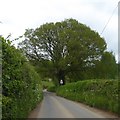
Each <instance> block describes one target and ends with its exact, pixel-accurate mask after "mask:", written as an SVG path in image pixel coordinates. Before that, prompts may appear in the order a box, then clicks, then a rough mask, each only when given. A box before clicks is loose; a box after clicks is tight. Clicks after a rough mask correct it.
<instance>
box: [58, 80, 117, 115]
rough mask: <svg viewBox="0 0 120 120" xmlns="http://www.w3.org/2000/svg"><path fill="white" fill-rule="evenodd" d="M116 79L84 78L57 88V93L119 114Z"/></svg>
mask: <svg viewBox="0 0 120 120" xmlns="http://www.w3.org/2000/svg"><path fill="white" fill-rule="evenodd" d="M118 92H119V91H118V80H84V81H78V82H75V83H69V84H66V85H64V86H61V87H59V88H58V89H57V92H56V93H57V95H59V96H62V97H65V98H67V99H71V100H74V101H78V102H82V103H85V104H88V105H90V106H92V107H97V108H100V109H104V110H107V111H111V112H114V113H117V114H119V111H118V108H119V104H118V100H119V98H118Z"/></svg>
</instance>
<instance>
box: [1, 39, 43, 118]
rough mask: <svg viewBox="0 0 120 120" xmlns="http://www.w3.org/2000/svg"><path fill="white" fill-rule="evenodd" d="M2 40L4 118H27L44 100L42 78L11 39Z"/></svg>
mask: <svg viewBox="0 0 120 120" xmlns="http://www.w3.org/2000/svg"><path fill="white" fill-rule="evenodd" d="M0 41H1V42H2V53H3V54H2V61H3V62H2V68H3V69H2V87H3V89H2V98H3V100H2V115H3V119H4V118H5V119H17V118H26V117H27V116H28V113H29V112H30V111H31V110H32V109H33V108H34V107H35V106H36V105H37V103H38V102H39V101H41V100H42V86H41V80H40V79H41V78H40V77H39V75H38V74H37V73H36V72H35V70H34V67H33V66H31V65H30V64H29V62H28V61H27V59H26V58H25V57H24V56H23V55H22V54H21V52H20V51H19V50H18V49H16V48H15V47H14V46H12V45H11V43H10V41H8V40H5V39H4V38H2V37H0Z"/></svg>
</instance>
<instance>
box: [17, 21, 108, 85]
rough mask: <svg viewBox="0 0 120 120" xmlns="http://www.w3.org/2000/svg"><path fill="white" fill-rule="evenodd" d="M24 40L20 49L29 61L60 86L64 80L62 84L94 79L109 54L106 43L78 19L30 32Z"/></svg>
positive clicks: (49, 24)
mask: <svg viewBox="0 0 120 120" xmlns="http://www.w3.org/2000/svg"><path fill="white" fill-rule="evenodd" d="M24 38H25V39H24V40H23V41H22V42H21V43H20V44H19V48H20V49H21V50H23V52H24V54H25V55H26V56H27V58H28V59H29V60H30V61H31V62H32V63H34V65H36V66H37V68H38V67H39V69H40V70H41V67H40V66H42V68H44V71H46V72H48V73H50V74H49V75H52V76H55V77H56V78H57V79H58V82H60V80H61V79H62V80H63V84H65V78H66V77H67V78H70V77H73V76H76V77H77V79H79V80H80V79H85V78H88V77H89V76H91V77H94V76H95V75H94V71H93V70H94V69H93V68H95V66H96V63H97V61H100V60H102V58H103V57H104V52H105V50H106V42H105V40H104V39H103V38H101V37H100V36H99V34H98V33H97V32H95V31H93V30H91V29H90V28H89V27H87V26H86V25H84V24H81V23H79V22H78V21H77V20H75V19H67V20H65V21H62V22H56V23H46V24H44V25H41V26H40V27H39V28H36V29H35V30H33V29H27V30H26V32H25V34H24ZM45 63H46V65H48V66H46V65H45ZM39 65H40V66H39ZM70 79H71V78H70Z"/></svg>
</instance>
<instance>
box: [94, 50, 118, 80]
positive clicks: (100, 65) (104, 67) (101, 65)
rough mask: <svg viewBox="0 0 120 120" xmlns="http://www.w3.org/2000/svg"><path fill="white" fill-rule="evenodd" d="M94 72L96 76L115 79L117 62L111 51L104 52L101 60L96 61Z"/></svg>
mask: <svg viewBox="0 0 120 120" xmlns="http://www.w3.org/2000/svg"><path fill="white" fill-rule="evenodd" d="M95 74H96V76H97V77H98V78H104V79H115V77H116V75H117V74H118V72H117V64H116V60H115V56H114V55H113V53H112V52H105V53H104V54H103V55H102V58H101V61H99V62H97V63H96V66H95Z"/></svg>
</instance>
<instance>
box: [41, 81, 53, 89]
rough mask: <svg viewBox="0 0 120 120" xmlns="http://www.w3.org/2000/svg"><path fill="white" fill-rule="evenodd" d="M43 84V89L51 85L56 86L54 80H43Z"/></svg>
mask: <svg viewBox="0 0 120 120" xmlns="http://www.w3.org/2000/svg"><path fill="white" fill-rule="evenodd" d="M42 86H43V89H47V88H49V87H52V86H54V84H53V82H52V81H42Z"/></svg>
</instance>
